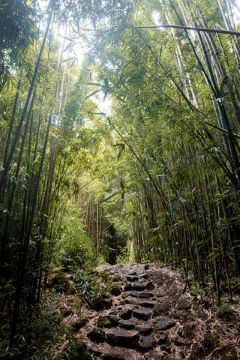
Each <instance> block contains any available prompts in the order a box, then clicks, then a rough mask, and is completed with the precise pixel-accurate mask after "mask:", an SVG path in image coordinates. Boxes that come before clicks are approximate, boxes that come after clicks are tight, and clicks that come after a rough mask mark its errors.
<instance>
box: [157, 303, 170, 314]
mask: <svg viewBox="0 0 240 360" xmlns="http://www.w3.org/2000/svg"><path fill="white" fill-rule="evenodd" d="M169 309H170V305H169V304H166V303H158V304H156V305H155V306H154V309H153V315H154V316H159V315H166V314H167V313H168V311H169Z"/></svg>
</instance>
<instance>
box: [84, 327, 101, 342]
mask: <svg viewBox="0 0 240 360" xmlns="http://www.w3.org/2000/svg"><path fill="white" fill-rule="evenodd" d="M87 336H88V337H89V339H90V340H91V341H94V342H96V343H100V342H103V341H104V340H105V332H104V330H103V329H100V328H97V327H94V328H93V329H92V330H91V331H90V332H89V333H88V335H87Z"/></svg>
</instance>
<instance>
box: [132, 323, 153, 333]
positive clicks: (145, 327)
mask: <svg viewBox="0 0 240 360" xmlns="http://www.w3.org/2000/svg"><path fill="white" fill-rule="evenodd" d="M136 330H137V331H139V332H140V334H144V335H148V334H150V333H151V332H152V331H153V328H152V326H150V325H148V324H142V325H136Z"/></svg>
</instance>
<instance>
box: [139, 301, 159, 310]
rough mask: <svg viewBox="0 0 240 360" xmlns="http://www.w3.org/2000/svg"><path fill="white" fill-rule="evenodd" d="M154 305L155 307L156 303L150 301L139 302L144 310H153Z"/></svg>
mask: <svg viewBox="0 0 240 360" xmlns="http://www.w3.org/2000/svg"><path fill="white" fill-rule="evenodd" d="M156 305H157V303H156V301H151V300H142V301H141V306H143V307H146V308H153V307H154V306H156Z"/></svg>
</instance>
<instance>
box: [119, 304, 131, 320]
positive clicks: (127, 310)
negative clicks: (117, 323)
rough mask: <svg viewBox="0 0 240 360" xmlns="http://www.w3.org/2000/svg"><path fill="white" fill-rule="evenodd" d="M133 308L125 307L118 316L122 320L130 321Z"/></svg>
mask: <svg viewBox="0 0 240 360" xmlns="http://www.w3.org/2000/svg"><path fill="white" fill-rule="evenodd" d="M132 312H133V308H132V307H125V308H123V309H122V310H120V311H119V313H118V315H119V316H120V317H121V318H122V319H125V320H127V319H129V318H130V317H131V316H132Z"/></svg>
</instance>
